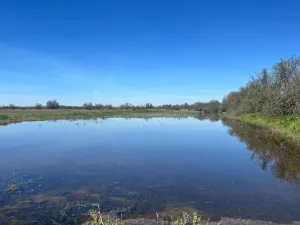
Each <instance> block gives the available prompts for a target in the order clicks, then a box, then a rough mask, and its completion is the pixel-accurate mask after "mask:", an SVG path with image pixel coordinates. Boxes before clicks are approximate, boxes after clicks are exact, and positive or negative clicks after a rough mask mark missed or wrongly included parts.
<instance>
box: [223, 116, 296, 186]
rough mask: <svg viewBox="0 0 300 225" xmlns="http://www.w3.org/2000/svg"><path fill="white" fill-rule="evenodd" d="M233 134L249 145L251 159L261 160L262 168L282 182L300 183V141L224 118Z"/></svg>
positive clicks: (230, 132)
mask: <svg viewBox="0 0 300 225" xmlns="http://www.w3.org/2000/svg"><path fill="white" fill-rule="evenodd" d="M222 121H223V123H224V124H225V125H227V126H228V127H229V128H230V129H229V134H230V135H231V136H236V137H238V139H239V140H240V141H241V142H243V143H245V144H246V145H247V148H248V149H249V150H250V151H252V152H253V154H252V156H251V159H252V160H259V161H260V167H261V169H262V170H265V171H266V170H268V169H269V170H270V171H271V172H272V174H273V175H274V176H275V177H276V178H278V179H280V181H281V182H288V183H291V184H294V185H298V186H299V185H300V142H298V143H297V142H295V141H292V140H288V139H286V138H284V137H281V136H279V135H276V134H274V133H272V132H270V130H267V129H262V128H258V127H256V126H252V125H249V124H244V123H241V122H238V121H233V120H229V119H223V120H222Z"/></svg>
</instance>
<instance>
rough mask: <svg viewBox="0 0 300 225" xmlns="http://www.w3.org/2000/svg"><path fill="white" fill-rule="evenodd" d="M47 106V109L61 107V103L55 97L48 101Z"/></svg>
mask: <svg viewBox="0 0 300 225" xmlns="http://www.w3.org/2000/svg"><path fill="white" fill-rule="evenodd" d="M46 108H47V109H59V108H60V104H59V103H58V101H56V100H55V99H53V100H49V101H47V103H46Z"/></svg>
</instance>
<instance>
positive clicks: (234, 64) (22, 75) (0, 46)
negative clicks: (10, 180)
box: [0, 0, 300, 105]
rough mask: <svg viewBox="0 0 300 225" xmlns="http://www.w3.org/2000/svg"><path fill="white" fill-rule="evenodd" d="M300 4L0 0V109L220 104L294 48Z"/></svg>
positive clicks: (298, 48)
mask: <svg viewBox="0 0 300 225" xmlns="http://www.w3.org/2000/svg"><path fill="white" fill-rule="evenodd" d="M299 9H300V2H299V1H296V0H295V1H289V0H285V1H283V0H282V1H276V0H273V1H271V0H251V1H250V0H249V1H241V0H238V1H237V0H236V1H232V0H227V1H221V0H220V1H217V0H212V1H208V0H206V1H201V0H194V1H192V0H187V1H183V0H181V1H177V0H126V1H125V0H106V1H102V0H97V1H96V0H89V1H76V0H72V1H68V0H35V1H33V0H19V1H16V0H7V1H4V0H3V1H0V78H1V79H0V105H2V104H9V103H13V104H18V105H30V104H35V103H36V102H39V103H45V102H46V100H48V99H53V98H56V99H57V100H59V101H60V102H61V103H63V104H82V103H84V102H85V101H92V102H97V103H104V104H107V103H112V104H121V103H124V102H129V103H133V104H144V103H145V102H152V103H154V104H164V103H172V104H173V103H184V102H188V103H192V102H195V101H208V100H210V99H218V100H221V99H222V97H223V96H224V95H226V94H227V93H228V92H229V91H231V90H235V89H238V87H239V86H241V85H243V84H245V83H246V82H247V80H248V79H249V77H250V76H251V75H252V74H254V73H255V72H257V71H259V70H260V69H261V68H262V67H270V66H271V65H272V64H273V63H275V62H276V61H278V60H279V59H280V58H286V57H289V56H291V55H293V54H296V55H299V53H300V42H299V41H300V13H299Z"/></svg>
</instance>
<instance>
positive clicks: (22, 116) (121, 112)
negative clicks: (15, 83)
mask: <svg viewBox="0 0 300 225" xmlns="http://www.w3.org/2000/svg"><path fill="white" fill-rule="evenodd" d="M197 114H198V112H196V111H182V110H181V111H180V110H178V111H175V110H157V109H136V110H131V109H103V110H86V109H41V110H37V109H25V110H19V109H15V110H14V109H6V110H4V109H2V110H0V124H2V125H3V124H4V125H5V124H10V123H18V122H23V121H43V120H60V119H69V120H73V119H74V120H76V119H97V118H110V117H123V118H124V117H125V118H126V117H128V118H151V117H188V116H195V115H197Z"/></svg>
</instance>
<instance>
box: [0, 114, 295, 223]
mask: <svg viewBox="0 0 300 225" xmlns="http://www.w3.org/2000/svg"><path fill="white" fill-rule="evenodd" d="M0 149H1V150H0V224H1V223H7V221H11V222H12V221H14V222H16V221H17V222H20V223H21V224H22V223H24V221H25V222H30V223H29V224H55V222H57V223H62V224H81V223H82V222H83V221H84V220H85V218H86V216H85V214H84V213H86V212H87V211H88V210H89V209H92V208H97V206H98V204H99V205H100V209H101V211H102V212H111V213H113V214H114V215H116V216H119V215H120V214H122V215H123V218H128V217H133V218H134V217H151V218H153V217H155V213H156V212H158V213H159V214H160V215H162V216H167V215H169V214H172V215H175V214H176V213H177V214H178V213H181V212H182V211H188V212H192V211H198V212H199V213H200V214H202V215H204V216H206V217H210V218H212V219H215V220H217V219H219V218H220V217H229V216H230V217H243V218H250V219H263V220H273V221H277V222H290V221H293V220H300V214H299V210H298V209H299V208H300V190H299V188H298V184H299V180H300V177H299V174H300V159H299V157H300V153H299V151H300V148H299V145H297V144H295V143H294V144H293V143H290V142H289V141H287V140H284V139H283V138H281V137H276V136H274V135H271V134H270V133H268V132H266V131H265V130H262V129H258V128H255V127H252V126H248V125H247V126H246V125H242V124H240V123H237V122H233V121H229V120H227V121H226V120H225V121H219V120H216V121H211V120H199V119H196V118H185V119H175V118H153V119H147V120H145V119H121V118H112V119H106V120H86V121H83V120H81V121H55V122H24V123H19V124H11V125H8V126H2V127H0ZM11 185H15V186H16V187H17V189H16V190H12V188H11ZM9 187H10V188H9ZM1 193H2V194H1ZM175 216H176V215H175Z"/></svg>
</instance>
